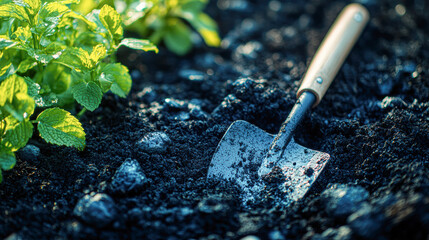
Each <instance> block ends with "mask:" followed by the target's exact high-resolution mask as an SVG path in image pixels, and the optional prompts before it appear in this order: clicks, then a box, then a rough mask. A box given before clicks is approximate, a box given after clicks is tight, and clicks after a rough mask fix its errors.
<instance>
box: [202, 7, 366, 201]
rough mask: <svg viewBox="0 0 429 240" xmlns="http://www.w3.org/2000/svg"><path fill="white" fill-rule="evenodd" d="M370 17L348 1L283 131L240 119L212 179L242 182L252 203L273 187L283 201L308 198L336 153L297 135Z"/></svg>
mask: <svg viewBox="0 0 429 240" xmlns="http://www.w3.org/2000/svg"><path fill="white" fill-rule="evenodd" d="M368 20H369V13H368V11H367V10H366V9H365V8H364V7H363V6H362V5H359V4H350V5H348V6H346V7H345V8H344V9H343V10H342V12H341V13H340V15H339V16H338V17H337V19H336V20H335V22H334V24H333V25H332V27H331V28H330V30H329V32H328V34H327V35H326V37H325V39H324V40H323V41H322V43H321V45H320V47H319V49H318V50H317V52H316V54H315V56H314V58H313V60H312V62H311V64H310V66H309V67H308V70H307V72H306V74H305V76H304V78H303V81H302V84H301V86H300V88H299V89H298V92H297V98H298V100H297V102H296V103H295V105H294V107H293V108H292V110H291V112H290V114H289V116H288V117H287V119H286V121H285V122H284V123H283V124H282V126H281V128H280V131H279V133H278V134H277V135H272V134H269V133H267V132H265V131H264V130H262V129H260V128H258V127H256V126H254V125H252V124H250V123H248V122H246V121H242V120H239V121H235V122H234V123H232V125H231V126H230V127H229V129H228V130H227V131H226V133H225V135H224V136H223V138H222V140H221V141H220V143H219V145H218V146H217V149H216V151H215V154H214V156H213V158H212V161H211V164H210V167H209V170H208V178H209V179H210V178H212V179H216V178H217V179H225V180H231V181H234V182H236V183H237V185H238V186H239V187H240V188H241V189H242V192H243V197H242V199H243V201H244V202H246V203H247V202H249V201H252V200H254V199H256V197H258V196H260V195H261V194H262V193H263V192H264V191H265V192H267V191H268V189H274V191H272V193H273V196H274V195H276V196H280V197H279V198H280V199H278V200H280V201H281V202H282V203H284V204H285V205H286V206H287V205H288V204H290V203H291V202H293V201H296V200H298V199H300V198H302V197H303V196H304V195H305V193H306V192H307V191H308V190H309V189H310V187H311V185H312V184H313V183H314V181H315V180H316V178H317V177H318V176H319V174H320V173H321V171H322V170H323V168H324V166H325V165H326V163H327V162H328V160H329V158H330V156H329V154H328V153H324V152H320V151H316V150H311V149H308V148H306V147H303V146H301V145H299V144H297V143H296V142H295V141H294V140H293V138H292V135H293V133H294V131H295V129H296V127H297V126H298V124H299V123H300V122H301V120H302V119H303V117H304V116H305V113H306V112H307V111H308V110H309V109H310V108H312V107H313V108H314V107H316V106H317V105H318V104H319V102H320V100H321V99H322V97H323V96H324V95H325V93H326V90H327V89H328V87H329V86H330V84H331V82H332V80H333V79H334V77H335V75H336V74H337V72H338V70H339V69H340V67H341V65H342V64H343V62H344V60H345V58H346V57H347V55H348V54H349V52H350V50H351V49H352V47H353V45H354V44H355V42H356V41H357V39H358V37H359V36H360V34H361V33H362V31H363V29H364V27H365V25H366V23H367V22H368ZM274 193H275V194H274ZM270 194H271V193H270ZM271 197H272V196H271Z"/></svg>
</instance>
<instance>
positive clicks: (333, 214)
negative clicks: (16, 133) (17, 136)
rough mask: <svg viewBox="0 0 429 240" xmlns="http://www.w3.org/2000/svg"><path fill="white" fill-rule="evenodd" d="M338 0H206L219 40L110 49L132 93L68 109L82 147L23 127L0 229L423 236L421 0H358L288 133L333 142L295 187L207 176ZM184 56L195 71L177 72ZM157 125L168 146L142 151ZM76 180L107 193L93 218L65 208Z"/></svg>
mask: <svg viewBox="0 0 429 240" xmlns="http://www.w3.org/2000/svg"><path fill="white" fill-rule="evenodd" d="M347 2H348V1H329V2H328V1H320V0H311V1H264V0H259V1H256V0H217V1H212V2H211V3H210V6H209V8H208V9H207V11H208V12H209V13H210V15H212V16H213V17H214V18H215V19H216V21H217V22H218V23H219V26H220V31H221V34H222V36H223V39H224V40H223V43H222V48H220V49H207V48H206V47H204V46H203V44H199V45H198V46H197V47H196V48H195V49H194V51H193V52H192V53H190V54H189V55H187V56H185V57H178V56H174V55H172V54H171V53H169V52H167V51H166V50H165V49H161V51H160V53H159V54H157V55H155V54H152V53H143V54H141V53H136V52H131V51H126V50H124V51H123V52H121V53H120V54H119V56H118V57H119V59H120V60H121V61H123V62H124V63H125V64H126V65H128V66H129V68H130V71H131V73H132V76H133V79H134V85H133V89H132V92H131V94H130V95H129V97H128V98H127V99H120V98H117V97H115V96H113V95H109V94H108V95H107V96H106V97H105V98H104V99H103V102H102V105H101V107H100V108H99V109H97V110H96V111H94V112H88V113H87V114H86V115H85V116H84V117H83V118H82V122H83V126H84V128H85V131H86V133H87V147H86V149H85V150H84V151H83V152H79V151H77V150H75V149H72V148H63V147H57V146H53V145H49V144H46V143H44V142H43V141H42V140H41V139H39V138H37V137H34V139H32V140H31V142H30V144H32V145H35V146H37V147H38V148H40V155H39V156H38V158H37V159H35V158H34V157H33V158H32V159H31V158H30V159H28V157H20V158H18V162H17V165H16V166H15V168H14V169H13V170H11V171H7V172H4V182H3V183H2V184H1V185H0V199H1V201H0V238H6V237H9V238H8V239H240V238H243V237H246V236H247V237H248V238H247V239H258V238H260V239H428V237H429V171H428V168H429V150H428V149H429V110H428V109H429V81H428V78H429V14H427V12H428V11H429V3H428V2H427V1H424V0H414V1H397V0H394V1H392V0H365V1H363V0H362V1H361V2H364V3H365V4H366V5H367V6H368V8H369V9H370V11H371V15H372V18H371V21H370V23H369V24H368V26H367V28H366V30H365V32H364V34H363V35H362V37H361V38H360V40H359V41H358V43H357V45H356V46H355V47H354V49H353V50H352V52H351V53H350V56H349V57H348V59H347V60H346V62H345V64H344V66H343V67H342V69H341V70H340V72H339V74H338V76H337V77H336V79H335V81H334V83H333V84H332V86H331V87H330V89H329V90H328V92H327V95H326V96H325V98H324V99H323V101H322V102H321V104H320V105H319V106H318V107H317V108H316V109H314V110H313V111H312V113H311V114H309V116H308V117H307V118H306V119H305V120H304V122H303V123H302V124H301V125H300V127H299V128H298V130H297V132H296V134H295V139H296V141H297V142H299V143H300V144H302V145H304V146H306V147H309V148H312V149H317V150H320V151H324V152H327V153H329V154H330V155H331V159H330V161H329V163H328V165H327V166H326V168H325V170H324V172H323V173H322V174H321V176H320V177H319V179H318V180H317V182H316V184H315V185H314V187H313V188H312V189H311V191H310V192H309V193H308V194H307V195H306V196H305V197H304V198H303V199H301V200H300V201H298V202H295V203H293V204H292V205H290V206H288V207H287V208H286V207H284V206H282V205H279V204H276V202H275V201H274V200H272V199H271V198H270V196H269V195H266V196H263V199H262V200H260V201H258V202H257V203H255V204H254V206H252V207H251V208H250V209H249V208H244V207H243V206H242V205H241V202H240V199H239V196H240V190H239V189H237V188H236V187H234V185H233V184H231V183H225V182H215V181H207V180H206V176H207V170H208V167H209V164H210V160H211V156H212V154H213V153H214V151H215V148H216V146H217V144H218V142H219V141H220V139H221V137H222V136H223V134H224V133H225V131H226V129H227V128H228V126H229V125H230V124H231V123H232V122H233V121H234V120H238V119H242V120H246V121H249V122H251V123H253V124H255V125H257V126H258V127H260V128H262V129H265V130H267V131H268V132H271V133H275V132H276V131H278V129H279V127H280V125H281V123H282V121H283V120H284V119H285V118H286V116H287V114H288V113H289V111H290V110H291V108H292V106H293V104H294V101H295V100H296V97H295V94H296V90H297V88H298V86H299V83H300V79H301V77H302V76H303V74H304V72H305V71H306V67H307V66H308V63H309V62H310V60H311V58H312V56H313V55H314V53H315V51H316V49H317V47H318V45H319V43H320V42H321V40H322V38H323V36H324V35H325V33H326V32H327V30H328V28H329V26H330V25H331V24H332V22H333V20H334V19H335V17H336V16H337V14H338V13H339V11H340V10H341V9H342V8H343V7H344V6H345V5H346V4H347ZM185 70H196V71H200V72H201V73H202V75H198V74H197V73H194V77H189V71H185ZM195 74H196V75H197V77H196V78H195ZM243 78H244V79H243ZM155 131H161V132H165V133H166V134H167V135H168V136H169V138H170V139H171V143H170V145H168V147H167V148H166V149H165V151H155V152H150V151H145V150H142V149H141V147H139V141H140V140H141V139H142V138H143V136H144V135H145V134H146V133H149V132H155ZM36 135H37V134H35V136H36ZM20 156H23V155H22V154H21V155H20ZM24 158H27V159H26V160H24ZM128 158H131V159H135V160H137V161H138V163H139V164H140V166H141V167H142V169H143V172H144V174H145V176H146V177H147V183H146V184H145V185H144V187H143V188H140V189H139V190H137V191H133V192H131V193H127V194H120V193H117V192H115V191H113V190H112V188H111V182H112V177H113V176H114V174H115V171H116V170H117V169H118V168H119V166H120V165H121V164H122V163H123V162H124V161H125V160H126V159H128ZM338 192H340V193H341V194H338ZM90 193H105V194H107V195H109V196H110V197H111V198H112V199H113V207H112V208H113V209H109V210H110V211H112V212H113V213H115V214H114V220H113V221H111V222H110V223H108V224H107V225H104V226H99V225H98V224H96V223H91V222H90V221H89V222H88V221H83V220H82V218H80V217H78V216H76V215H75V214H74V213H73V210H74V208H75V206H76V204H77V203H78V201H79V200H80V199H81V198H83V197H84V196H85V195H87V194H90ZM322 193H323V194H322Z"/></svg>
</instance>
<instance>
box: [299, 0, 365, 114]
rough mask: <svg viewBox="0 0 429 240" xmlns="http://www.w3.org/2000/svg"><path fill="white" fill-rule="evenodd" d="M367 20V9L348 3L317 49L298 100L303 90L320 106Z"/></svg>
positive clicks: (300, 88) (300, 89) (315, 104)
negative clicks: (314, 98) (311, 95)
mask: <svg viewBox="0 0 429 240" xmlns="http://www.w3.org/2000/svg"><path fill="white" fill-rule="evenodd" d="M368 20H369V13H368V10H366V8H365V7H364V6H362V5H360V4H357V3H353V4H349V5H347V6H346V7H345V8H344V9H343V10H342V11H341V13H340V15H339V16H338V17H337V19H336V20H335V22H334V24H333V25H332V27H331V28H330V29H329V32H328V33H327V35H326V37H325V38H324V39H323V41H322V43H321V44H320V46H319V49H317V52H316V54H315V55H314V57H313V60H312V61H311V63H310V66H309V67H308V70H307V72H306V74H305V76H304V78H303V81H302V84H301V86H300V87H299V89H298V93H297V98H299V96H300V95H301V94H302V93H303V92H304V91H309V92H312V93H313V94H315V95H316V102H315V103H314V105H313V107H316V106H317V105H318V104H319V103H320V100H321V99H322V98H323V96H324V95H325V93H326V90H328V88H329V86H330V85H331V83H332V80H333V79H334V77H335V75H337V73H338V70H339V69H340V67H341V65H343V62H344V60H345V59H346V57H347V55H348V54H349V52H350V50H351V49H352V47H353V45H354V44H355V43H356V41H357V39H358V38H359V36H360V34H361V33H362V31H363V29H364V27H365V25H366V23H367V22H368Z"/></svg>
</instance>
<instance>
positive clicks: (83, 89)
mask: <svg viewBox="0 0 429 240" xmlns="http://www.w3.org/2000/svg"><path fill="white" fill-rule="evenodd" d="M72 93H73V97H74V99H76V101H77V102H78V103H79V104H80V105H82V106H84V107H85V108H86V109H88V110H90V111H94V110H95V109H97V108H98V106H99V105H100V103H101V99H102V97H103V93H102V91H101V88H100V87H99V86H98V85H97V84H96V83H94V82H88V83H87V82H83V81H82V82H80V83H78V84H76V85H74V86H73V87H72Z"/></svg>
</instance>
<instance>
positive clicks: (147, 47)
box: [119, 38, 158, 53]
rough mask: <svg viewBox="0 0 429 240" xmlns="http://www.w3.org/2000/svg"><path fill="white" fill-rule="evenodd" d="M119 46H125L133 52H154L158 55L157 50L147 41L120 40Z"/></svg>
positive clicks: (134, 39)
mask: <svg viewBox="0 0 429 240" xmlns="http://www.w3.org/2000/svg"><path fill="white" fill-rule="evenodd" d="M119 46H126V47H129V48H132V49H135V50H143V51H146V52H147V51H155V52H156V53H158V48H157V47H156V46H155V45H154V44H153V43H151V42H150V41H149V40H144V39H136V38H124V39H122V41H121V43H120V44H119Z"/></svg>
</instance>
